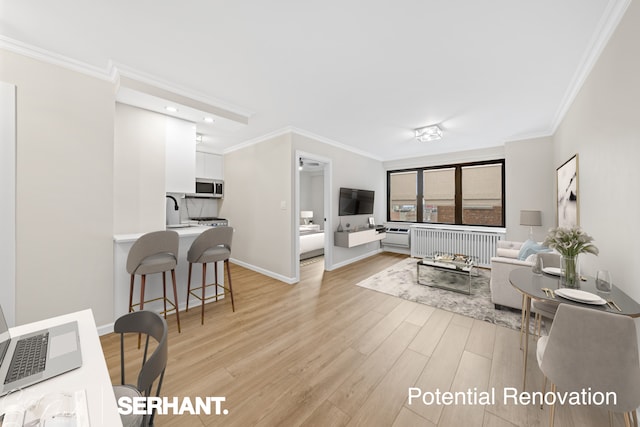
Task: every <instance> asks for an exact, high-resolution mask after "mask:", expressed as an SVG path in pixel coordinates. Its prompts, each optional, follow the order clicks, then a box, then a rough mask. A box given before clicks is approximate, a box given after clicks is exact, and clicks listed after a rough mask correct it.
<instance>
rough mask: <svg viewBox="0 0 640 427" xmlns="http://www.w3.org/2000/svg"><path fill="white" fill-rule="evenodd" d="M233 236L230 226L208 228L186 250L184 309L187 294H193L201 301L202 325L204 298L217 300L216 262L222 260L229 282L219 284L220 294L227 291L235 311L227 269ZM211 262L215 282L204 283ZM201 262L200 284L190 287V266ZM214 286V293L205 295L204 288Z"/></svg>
mask: <svg viewBox="0 0 640 427" xmlns="http://www.w3.org/2000/svg"><path fill="white" fill-rule="evenodd" d="M232 238H233V228H232V227H214V228H210V229H209V230H206V231H204V232H203V233H202V234H200V235H199V236H198V237H197V238H196V239H195V240H194V241H193V243H192V244H191V247H190V248H189V252H187V261H189V277H188V281H187V308H186V310H185V311H189V295H193V296H194V297H196V298H197V299H199V300H200V302H201V307H200V310H201V314H200V323H201V324H202V325H204V303H205V301H206V300H210V299H213V298H215V300H216V301H218V298H219V297H220V295H219V294H218V287H219V286H220V285H218V262H219V261H224V266H225V267H226V268H227V278H228V282H229V286H228V287H226V286H221V287H222V289H223V293H222V296H224V291H228V292H229V296H230V297H231V310H232V311H234V312H235V311H236V309H235V305H234V302H233V288H232V286H231V272H230V271H229V257H230V256H231V240H232ZM210 262H213V263H214V264H213V265H214V274H215V282H214V283H210V284H206V280H207V263H210ZM194 263H196V264H202V285H201V286H199V287H197V288H193V290H192V289H191V267H192V266H193V264H194ZM210 286H214V287H215V290H216V291H215V295H211V296H208V297H206V296H205V290H206V288H208V287H210ZM198 289H201V290H202V295H201V296H200V295H197V294H196V293H195V291H197V290H198Z"/></svg>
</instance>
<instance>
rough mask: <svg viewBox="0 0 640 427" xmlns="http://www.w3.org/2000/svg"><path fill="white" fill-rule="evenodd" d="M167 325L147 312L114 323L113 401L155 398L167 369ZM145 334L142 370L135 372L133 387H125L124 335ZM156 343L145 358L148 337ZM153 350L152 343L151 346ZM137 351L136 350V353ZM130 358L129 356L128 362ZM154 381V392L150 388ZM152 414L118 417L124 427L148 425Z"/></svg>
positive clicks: (158, 317) (134, 314)
mask: <svg viewBox="0 0 640 427" xmlns="http://www.w3.org/2000/svg"><path fill="white" fill-rule="evenodd" d="M167 329H168V328H167V322H166V321H165V320H164V319H163V318H162V317H160V316H159V315H158V314H156V313H154V312H151V311H145V310H143V311H136V312H133V313H128V314H125V315H124V316H122V317H120V318H119V319H118V320H116V322H115V324H114V326H113V331H114V332H115V333H118V334H120V384H119V385H114V386H113V391H114V394H115V396H116V401H117V399H119V398H120V397H123V396H127V397H130V398H137V397H143V396H144V397H151V396H155V397H159V396H160V388H161V387H162V380H163V379H164V372H165V369H166V367H167V357H168V347H169V345H168V343H167V332H168V331H167ZM128 333H134V334H143V335H146V338H145V346H144V353H143V355H142V368H141V369H140V372H139V373H138V377H137V380H136V384H135V385H129V384H127V383H126V381H125V334H128ZM150 337H152V338H153V339H155V340H156V342H157V345H156V346H155V349H154V350H153V353H151V355H150V356H149V357H147V355H148V352H149V338H150ZM151 348H153V344H152V346H151ZM136 352H138V351H136ZM131 357H132V356H129V357H128V359H130V358H131ZM156 380H157V381H158V383H157V386H156V390H155V393H154V394H152V393H153V385H154V383H155V382H156ZM154 416H155V413H154V412H152V413H151V414H147V415H144V416H143V415H140V414H129V415H123V414H121V415H120V419H121V420H122V425H123V426H124V427H130V426H131V427H133V426H136V427H139V426H152V425H153V419H154Z"/></svg>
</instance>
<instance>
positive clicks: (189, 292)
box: [184, 263, 193, 312]
mask: <svg viewBox="0 0 640 427" xmlns="http://www.w3.org/2000/svg"><path fill="white" fill-rule="evenodd" d="M191 267H193V264H192V263H189V274H188V276H187V308H186V309H185V310H184V311H185V312H186V311H189V299H190V298H189V296H190V295H191Z"/></svg>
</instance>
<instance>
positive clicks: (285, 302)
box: [101, 253, 623, 427]
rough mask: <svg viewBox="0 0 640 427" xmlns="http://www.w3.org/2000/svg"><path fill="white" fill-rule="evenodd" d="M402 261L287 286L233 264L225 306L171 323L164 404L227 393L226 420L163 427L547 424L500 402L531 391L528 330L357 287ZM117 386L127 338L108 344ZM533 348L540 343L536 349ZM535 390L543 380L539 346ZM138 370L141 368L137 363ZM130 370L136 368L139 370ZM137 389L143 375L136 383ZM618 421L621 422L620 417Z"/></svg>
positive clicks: (572, 419) (559, 417)
mask: <svg viewBox="0 0 640 427" xmlns="http://www.w3.org/2000/svg"><path fill="white" fill-rule="evenodd" d="M403 257H404V256H401V255H396V254H389V253H382V254H379V255H376V256H373V257H370V258H367V259H365V260H363V261H360V262H357V263H354V264H351V265H349V266H346V267H343V268H341V269H338V270H335V271H332V272H325V271H323V267H324V266H323V263H322V262H319V263H315V264H311V265H307V266H304V267H303V268H302V269H301V281H300V283H298V284H296V285H287V284H283V283H282V282H278V281H276V280H274V279H271V278H268V277H265V276H262V275H260V274H258V273H255V272H252V271H249V270H247V269H244V268H242V267H239V266H236V265H232V268H231V274H232V279H233V287H234V291H235V293H234V295H235V302H236V312H235V313H232V311H231V303H230V301H229V299H228V298H226V301H221V302H218V303H214V304H209V305H207V306H206V310H205V316H206V318H205V325H204V326H201V325H200V311H199V309H196V310H189V312H188V313H184V312H182V313H181V315H180V317H181V321H182V333H181V334H178V331H177V327H176V324H175V317H174V316H169V318H168V323H169V326H170V334H169V364H168V367H167V372H166V376H165V382H164V384H163V387H162V394H163V395H164V396H171V397H172V396H178V397H183V396H191V397H196V396H200V397H206V396H224V397H226V402H225V404H224V406H223V407H224V408H226V409H228V410H229V414H228V415H209V416H206V415H200V416H198V415H193V416H192V415H183V416H172V415H161V416H158V417H157V418H156V424H157V425H158V426H217V425H220V426H252V425H257V426H298V425H304V426H343V425H347V426H355V425H361V426H483V427H503V426H505V427H506V426H545V425H547V422H548V409H547V408H545V409H542V410H541V409H540V408H539V407H538V406H532V405H506V406H505V405H502V404H501V402H502V398H501V396H502V390H503V389H504V387H517V388H518V390H519V389H520V387H521V385H522V378H521V374H522V353H521V350H520V349H519V333H518V332H517V331H514V330H510V329H507V328H504V327H499V326H495V325H492V324H489V323H486V322H482V321H477V320H472V319H470V318H467V317H463V316H460V315H456V314H452V313H450V312H446V311H442V310H438V309H434V308H432V307H429V306H426V305H421V304H417V303H413V302H410V301H405V300H402V299H398V298H395V297H391V296H388V295H384V294H381V293H378V292H374V291H371V290H367V289H363V288H360V287H358V286H355V284H356V283H357V282H359V281H360V280H362V279H365V278H367V277H369V276H370V275H372V274H374V273H376V272H378V271H380V270H383V269H384V268H386V267H388V266H390V265H392V264H394V263H396V262H398V261H399V260H401V259H402V258H403ZM101 341H102V345H103V350H104V353H105V357H106V360H107V364H108V366H109V370H110V373H111V377H112V381H113V382H114V383H117V382H118V381H119V352H120V348H119V339H118V338H117V337H116V336H115V335H113V334H111V335H106V336H103V337H102V338H101ZM532 343H533V341H532ZM530 348H531V354H530V358H529V361H530V363H529V366H530V367H531V369H530V371H529V372H528V380H527V391H538V390H541V386H542V375H541V373H540V371H539V370H538V368H537V364H536V362H535V360H536V359H535V344H533V345H531V346H530ZM131 363H133V362H131ZM132 369H133V368H132ZM128 381H130V382H133V381H134V378H131V379H128ZM409 387H420V388H422V390H424V391H432V392H433V391H435V390H436V389H439V390H441V391H449V390H452V391H466V390H469V389H471V390H474V388H477V390H478V391H487V390H490V389H491V388H494V389H495V390H496V392H497V393H498V394H499V398H498V399H497V400H498V402H497V404H496V405H492V406H480V405H476V406H472V405H467V406H462V405H458V406H446V407H442V406H433V405H432V406H427V405H424V404H422V403H420V402H418V403H416V402H414V404H413V405H409V404H408V389H409ZM556 425H557V426H606V425H608V415H607V413H606V412H605V411H602V410H600V409H599V408H590V407H580V408H577V407H559V408H558V410H557V411H556ZM616 425H623V422H622V418H621V417H616Z"/></svg>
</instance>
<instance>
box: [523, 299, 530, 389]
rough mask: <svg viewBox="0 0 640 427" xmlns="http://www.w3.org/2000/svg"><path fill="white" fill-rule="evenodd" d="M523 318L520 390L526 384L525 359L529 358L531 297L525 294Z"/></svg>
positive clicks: (524, 387)
mask: <svg viewBox="0 0 640 427" xmlns="http://www.w3.org/2000/svg"><path fill="white" fill-rule="evenodd" d="M524 298H525V315H524V317H525V319H524V328H525V329H524V331H525V332H524V362H523V369H522V391H525V389H526V385H527V359H528V358H529V320H530V318H531V298H530V297H529V296H528V295H525V297H524Z"/></svg>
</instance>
